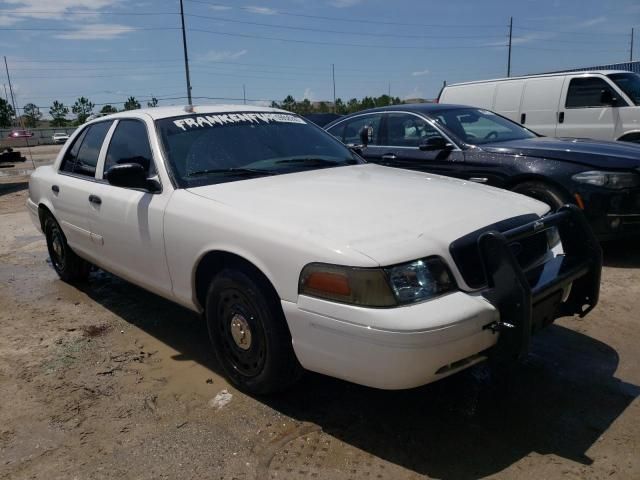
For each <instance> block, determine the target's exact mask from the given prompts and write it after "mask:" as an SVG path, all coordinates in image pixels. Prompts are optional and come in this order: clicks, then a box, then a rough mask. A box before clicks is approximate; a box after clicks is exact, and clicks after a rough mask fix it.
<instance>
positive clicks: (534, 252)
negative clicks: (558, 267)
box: [449, 214, 549, 288]
mask: <svg viewBox="0 0 640 480" xmlns="http://www.w3.org/2000/svg"><path fill="white" fill-rule="evenodd" d="M538 218H539V217H538V216H537V215H535V214H529V215H520V216H518V217H512V218H508V219H506V220H503V221H501V222H497V223H494V224H492V225H488V226H486V227H483V228H481V229H479V230H476V231H475V232H471V233H469V234H467V235H465V236H464V237H460V238H458V239H457V240H455V241H453V242H452V243H451V245H449V252H450V253H451V256H452V257H453V260H454V261H455V262H456V266H457V267H458V270H460V274H461V275H462V278H464V281H465V282H466V283H467V285H469V287H471V288H482V287H484V286H486V284H487V278H486V276H485V273H484V268H483V266H482V259H481V258H480V252H479V250H478V238H479V237H480V235H482V234H483V233H484V232H488V231H490V230H495V231H498V232H506V231H507V230H511V229H512V228H516V227H519V226H521V225H524V224H525V223H530V222H533V221H535V220H537V219H538ZM510 245H511V250H512V252H513V254H514V255H515V257H516V260H518V263H519V264H520V266H521V267H522V269H523V270H526V269H528V268H529V267H530V266H531V265H533V264H535V263H536V262H537V261H539V260H540V259H541V258H542V257H543V256H544V255H545V254H546V253H547V251H548V249H549V246H548V242H547V234H546V232H541V233H538V234H536V235H533V236H531V237H528V238H525V239H524V240H520V241H517V242H513V243H511V244H510Z"/></svg>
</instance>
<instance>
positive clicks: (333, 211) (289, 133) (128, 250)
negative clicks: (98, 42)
mask: <svg viewBox="0 0 640 480" xmlns="http://www.w3.org/2000/svg"><path fill="white" fill-rule="evenodd" d="M27 203H28V208H29V211H30V213H31V215H32V217H33V221H34V223H35V224H36V225H37V226H38V227H39V228H40V229H41V230H42V231H43V232H44V234H45V235H46V239H47V245H48V249H49V254H50V256H51V262H52V265H53V267H54V268H55V270H56V271H57V273H58V274H59V276H60V277H61V278H62V279H63V280H65V281H68V282H76V281H82V280H85V279H86V278H87V276H88V274H89V271H90V265H96V266H98V267H99V268H102V269H104V270H107V271H109V272H112V273H114V274H115V275H118V276H120V277H122V278H124V279H126V280H128V281H130V282H132V283H134V284H137V285H139V286H141V287H143V288H145V289H147V290H150V291H152V292H155V293H156V294H158V295H161V296H163V297H165V298H168V299H170V300H172V301H174V302H177V303H179V304H181V305H184V306H185V307H187V308H190V309H192V310H194V311H196V312H201V313H203V314H204V317H205V319H206V322H207V325H208V329H209V334H210V337H211V341H212V344H213V347H214V349H215V352H216V355H217V357H218V359H219V361H220V364H221V365H222V367H223V368H224V371H225V373H226V374H227V376H228V378H229V379H230V381H231V382H232V383H233V384H235V385H236V386H237V387H238V388H240V389H243V390H245V391H248V392H252V393H268V392H273V391H277V390H281V389H283V388H285V387H287V386H288V385H290V384H291V383H292V382H294V381H295V380H296V379H297V378H298V377H299V375H300V374H301V372H303V370H304V369H307V370H311V371H315V372H321V373H324V374H327V375H332V376H334V377H339V378H342V379H345V380H349V381H352V382H355V383H359V384H363V385H369V386H373V387H378V388H383V389H401V388H410V387H415V386H418V385H422V384H425V383H429V382H432V381H434V380H437V379H440V378H443V377H445V376H447V375H450V374H452V373H454V372H457V371H459V370H461V369H464V368H466V367H469V366H471V365H473V364H474V363H477V362H479V361H481V360H483V359H485V358H487V356H489V355H491V354H492V353H495V354H499V355H500V356H502V357H503V358H504V357H505V356H506V357H507V358H513V357H516V356H518V355H521V354H523V353H525V352H526V350H527V345H528V341H529V337H530V336H531V334H532V332H534V331H536V330H537V329H539V328H541V327H543V326H545V325H547V324H549V323H551V322H552V321H553V320H554V319H555V318H557V317H559V316H562V315H574V314H579V315H581V316H583V315H585V314H586V313H587V312H588V311H589V310H590V309H591V308H593V306H595V304H596V302H597V300H598V291H599V278H600V269H601V254H600V248H599V246H598V244H597V243H596V242H595V240H594V238H593V235H592V234H591V231H590V230H589V227H588V226H587V225H586V223H585V222H584V218H583V217H582V214H581V213H580V212H579V211H577V210H576V209H574V208H571V207H566V208H563V209H561V210H560V211H559V212H557V213H552V214H548V207H547V206H546V205H545V204H543V203H540V202H537V201H535V200H532V199H529V198H527V197H524V196H520V195H517V194H514V193H510V192H507V191H504V190H497V189H493V188H490V187H485V186H481V185H477V184H473V183H467V182H464V181H460V180H455V179H452V178H446V177H440V176H437V175H430V174H424V173H415V172H411V171H407V170H399V169H394V168H387V167H383V166H379V165H373V164H367V163H366V162H364V161H363V160H362V159H361V158H360V157H359V156H358V155H357V154H356V153H354V151H352V150H350V149H348V148H346V147H345V146H344V145H342V144H341V143H340V142H338V141H337V140H335V139H334V138H333V137H332V136H331V135H329V134H327V133H325V132H324V131H323V130H321V129H320V128H318V127H316V126H315V125H313V124H312V123H309V122H308V121H306V120H304V119H303V118H301V117H299V116H297V115H294V114H290V113H288V112H285V111H282V110H276V109H270V108H258V107H247V106H210V107H204V106H196V107H193V106H188V107H185V108H178V107H166V108H165V107H163V108H153V109H149V110H135V111H129V112H122V113H117V114H114V115H109V116H105V117H101V118H99V119H96V120H94V121H91V122H89V123H87V124H85V125H83V126H82V127H81V128H79V129H78V130H77V131H76V132H74V134H73V135H72V137H71V139H70V140H69V141H68V142H67V143H66V146H65V148H63V149H62V151H61V152H60V154H59V156H58V158H57V160H56V161H55V163H54V164H53V165H52V166H45V167H39V168H38V169H37V170H36V171H35V172H34V173H33V175H32V176H31V180H30V183H29V199H28V202H27Z"/></svg>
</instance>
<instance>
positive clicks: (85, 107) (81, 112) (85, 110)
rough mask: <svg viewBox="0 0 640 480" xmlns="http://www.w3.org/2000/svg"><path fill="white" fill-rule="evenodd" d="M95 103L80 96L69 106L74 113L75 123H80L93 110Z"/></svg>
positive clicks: (85, 119)
mask: <svg viewBox="0 0 640 480" xmlns="http://www.w3.org/2000/svg"><path fill="white" fill-rule="evenodd" d="M94 106H95V105H94V104H93V103H91V102H90V101H89V99H88V98H86V97H80V98H79V99H78V100H76V103H74V104H73V107H71V111H72V112H73V113H74V114H75V115H76V124H78V125H82V124H83V123H84V122H86V121H87V118H88V117H89V115H91V113H92V112H93V107H94Z"/></svg>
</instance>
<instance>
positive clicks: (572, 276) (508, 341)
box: [478, 205, 602, 358]
mask: <svg viewBox="0 0 640 480" xmlns="http://www.w3.org/2000/svg"><path fill="white" fill-rule="evenodd" d="M554 227H555V228H557V230H558V234H559V236H560V240H561V242H562V248H563V251H564V253H563V254H561V255H557V256H555V257H554V258H552V259H550V260H549V261H548V262H546V263H544V264H543V265H540V266H538V267H536V268H534V269H532V270H531V271H526V272H525V271H524V270H523V269H522V267H521V266H520V265H519V264H518V261H517V260H516V257H515V255H514V253H513V250H512V247H511V246H512V245H513V244H514V243H516V242H518V241H521V240H523V239H525V238H528V237H531V236H533V235H537V234H541V233H542V232H544V231H546V230H549V229H552V228H554ZM478 248H479V251H480V256H481V259H482V263H483V267H484V271H485V275H486V278H487V289H486V290H484V291H483V296H484V297H485V298H486V299H487V300H488V301H489V302H491V304H493V305H494V306H495V307H496V308H497V309H498V311H499V312H500V320H499V321H498V322H496V323H493V324H491V325H487V326H486V327H485V328H489V329H491V330H493V331H494V332H500V339H499V341H498V344H497V346H496V349H495V353H496V355H499V356H501V357H503V356H507V357H510V358H513V357H516V358H517V357H519V356H522V355H524V354H526V353H527V352H528V350H529V344H530V339H531V335H532V333H534V332H535V331H536V330H538V329H539V328H542V327H544V326H546V325H548V324H549V323H551V322H553V320H555V319H556V318H559V317H563V316H571V315H576V314H577V315H579V316H580V317H584V316H585V315H586V314H587V313H589V312H590V311H591V310H592V309H593V308H594V307H595V306H596V304H597V303H598V296H599V292H600V274H601V270H602V250H601V248H600V244H599V243H598V241H597V240H596V237H595V236H594V234H593V232H592V230H591V227H590V226H589V224H588V223H587V220H586V219H585V217H584V215H583V214H582V212H581V211H580V210H579V209H578V208H577V207H575V206H573V205H565V206H564V207H561V208H560V209H559V210H558V211H557V212H556V213H553V214H550V215H547V216H545V217H543V218H541V219H539V220H535V221H533V222H530V223H527V224H525V225H522V226H519V227H517V228H513V229H511V230H507V231H505V232H502V233H500V232H497V231H488V232H485V233H483V234H482V235H481V236H480V237H479V238H478ZM567 292H568V295H567Z"/></svg>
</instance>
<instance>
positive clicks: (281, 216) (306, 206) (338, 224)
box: [188, 164, 548, 265]
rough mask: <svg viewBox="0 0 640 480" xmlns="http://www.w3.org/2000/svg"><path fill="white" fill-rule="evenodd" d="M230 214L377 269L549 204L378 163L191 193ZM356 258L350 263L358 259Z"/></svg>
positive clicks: (445, 246)
mask: <svg viewBox="0 0 640 480" xmlns="http://www.w3.org/2000/svg"><path fill="white" fill-rule="evenodd" d="M188 191H189V192H191V193H193V194H195V195H199V196H201V197H204V198H207V199H210V200H212V201H215V202H216V205H217V207H218V208H220V207H224V208H225V209H230V211H227V214H228V215H231V216H232V218H234V219H237V223H238V224H243V225H247V224H249V225H252V228H263V229H269V230H272V231H273V230H274V229H275V230H276V231H277V232H278V233H279V234H280V235H282V236H283V238H287V239H288V241H289V242H290V240H291V238H295V239H297V242H298V243H299V244H302V243H304V244H308V245H309V248H310V249H311V248H314V249H315V250H316V251H317V250H318V249H329V250H330V251H333V252H338V253H341V254H345V253H346V252H348V251H355V252H359V254H360V255H357V257H359V258H360V257H361V255H365V256H366V257H369V259H370V260H373V261H374V262H375V263H376V264H378V265H391V264H394V263H400V262H403V261H407V260H412V259H415V258H420V256H426V255H433V254H443V255H445V252H448V248H449V244H450V243H451V242H452V241H453V240H455V239H457V238H459V237H461V236H463V235H465V234H467V233H470V232H472V231H474V230H477V229H479V228H482V227H484V226H486V225H489V224H492V223H495V222H498V221H500V220H504V219H506V218H510V217H515V216H518V215H523V214H528V213H536V214H538V215H542V214H544V213H546V212H547V211H548V207H547V205H545V204H543V203H540V202H538V201H536V200H533V199H530V198H528V197H524V196H522V195H518V194H515V193H512V192H508V191H505V190H498V189H495V188H492V187H486V186H482V185H478V184H475V183H472V182H465V181H462V180H457V179H453V178H449V177H442V176H438V175H432V174H427V173H421V172H412V171H409V170H401V169H396V168H389V167H383V166H379V165H374V164H362V165H354V166H345V167H336V168H326V169H320V170H311V171H305V172H298V173H291V174H284V175H276V176H271V177H263V178H256V179H250V180H242V181H236V182H229V183H222V184H217V185H208V186H203V187H196V188H190V189H188ZM354 259H355V256H354V257H352V258H351V260H354Z"/></svg>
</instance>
